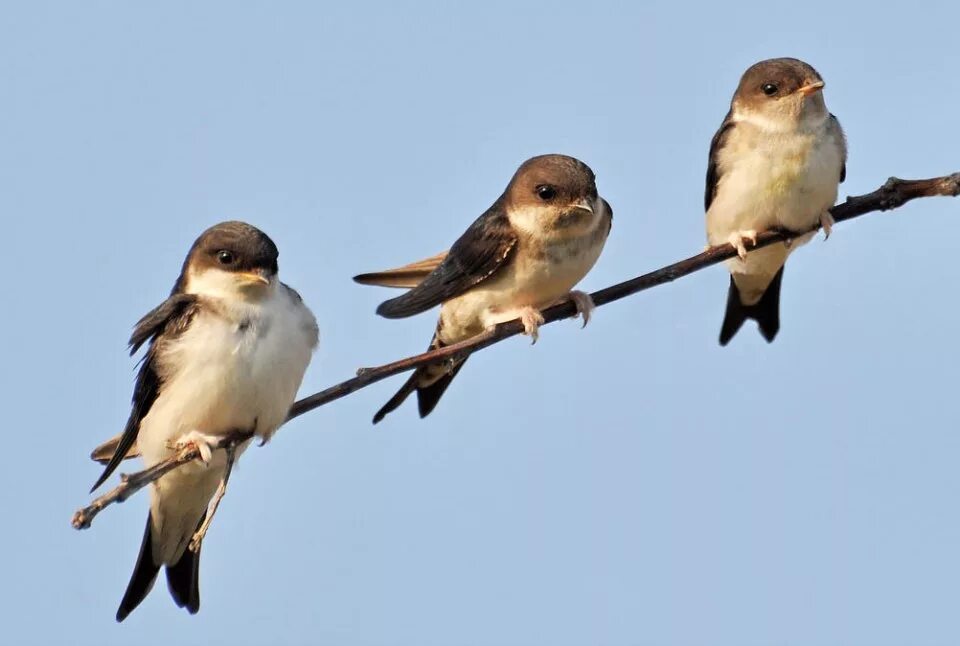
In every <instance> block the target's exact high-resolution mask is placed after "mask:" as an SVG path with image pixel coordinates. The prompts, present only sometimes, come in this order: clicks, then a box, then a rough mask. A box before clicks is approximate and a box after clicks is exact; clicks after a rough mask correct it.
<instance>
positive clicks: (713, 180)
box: [703, 112, 733, 211]
mask: <svg viewBox="0 0 960 646" xmlns="http://www.w3.org/2000/svg"><path fill="white" fill-rule="evenodd" d="M730 115H731V113H730V112H727V116H725V117H724V118H723V123H722V124H720V129H719V130H717V133H716V134H715V135H713V139H712V140H711V141H710V158H709V160H708V161H707V186H706V190H705V191H704V194H703V210H704V211H709V210H710V205H711V204H712V203H713V198H714V197H715V196H716V194H717V184H719V183H720V166H719V160H718V159H717V157H718V156H719V154H720V148H722V147H723V142H724V140H725V139H726V137H727V133H729V132H730V129H731V128H733V121H732V120H731V119H730Z"/></svg>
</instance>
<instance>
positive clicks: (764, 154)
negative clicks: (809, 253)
mask: <svg viewBox="0 0 960 646" xmlns="http://www.w3.org/2000/svg"><path fill="white" fill-rule="evenodd" d="M846 161H847V146H846V141H845V139H844V135H843V130H842V129H841V128H840V123H839V122H838V121H837V118H836V117H834V116H833V115H832V114H830V112H829V111H828V110H827V106H826V104H825V103H824V100H823V79H822V78H820V75H819V74H818V73H817V71H816V70H815V69H813V68H812V67H810V66H809V65H807V64H806V63H804V62H803V61H800V60H797V59H795V58H774V59H770V60H766V61H760V62H759V63H757V64H755V65H753V66H751V67H750V68H749V69H748V70H747V71H746V72H744V74H743V77H742V78H741V79H740V85H739V86H738V87H737V91H736V93H735V94H734V95H733V100H732V101H731V104H730V111H729V112H728V113H727V116H726V117H725V118H724V120H723V124H722V125H721V126H720V129H719V130H717V133H716V134H715V135H714V136H713V141H712V142H711V143H710V160H709V163H708V165H707V187H706V194H705V197H704V203H705V208H706V211H707V216H706V224H707V240H708V242H709V243H710V245H719V244H723V243H726V242H729V243H730V244H731V245H733V246H734V247H736V248H737V252H738V254H739V258H734V259H732V260H729V261H727V266H728V268H729V270H730V289H729V292H728V294H727V311H726V315H725V316H724V319H723V325H722V327H721V330H720V345H726V344H727V343H728V342H729V341H730V339H732V338H733V335H734V334H736V333H737V330H739V329H740V326H741V325H743V322H744V321H745V320H746V319H748V318H750V319H754V320H756V321H757V324H758V325H759V327H760V333H761V334H762V335H763V336H764V338H765V339H766V340H767V341H768V342H769V341H773V339H774V337H775V336H776V335H777V331H778V330H779V329H780V283H781V281H782V279H783V266H784V263H785V262H786V260H787V256H788V255H789V253H790V252H791V251H792V249H793V248H795V247H796V246H797V245H799V244H803V243H805V242H808V241H809V240H810V238H811V237H812V236H813V234H809V235H806V236H801V237H799V238H798V239H797V240H795V241H792V243H790V244H780V243H778V244H773V245H770V246H767V247H764V248H763V249H758V250H756V251H751V252H749V253H747V250H746V246H745V244H744V242H745V241H746V240H749V241H751V243H756V238H757V233H758V232H762V231H765V230H768V229H781V230H786V231H795V232H798V233H800V232H805V231H807V230H808V229H810V228H811V227H813V226H815V225H816V224H817V222H819V223H820V224H821V225H822V226H823V229H824V232H825V233H826V235H827V236H829V235H830V227H831V226H832V224H833V219H832V218H831V217H830V212H829V211H828V209H829V208H830V207H831V206H833V204H834V202H835V201H836V199H837V188H838V184H839V183H840V182H842V181H843V180H844V178H845V176H846Z"/></svg>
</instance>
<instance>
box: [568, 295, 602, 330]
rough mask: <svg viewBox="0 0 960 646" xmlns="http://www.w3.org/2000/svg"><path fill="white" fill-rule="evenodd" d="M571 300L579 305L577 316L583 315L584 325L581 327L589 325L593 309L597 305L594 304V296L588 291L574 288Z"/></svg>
mask: <svg viewBox="0 0 960 646" xmlns="http://www.w3.org/2000/svg"><path fill="white" fill-rule="evenodd" d="M570 300H571V301H573V304H574V305H576V307H577V316H582V317H583V325H581V326H580V327H581V328H585V327H587V323H589V322H590V317H591V316H592V315H593V310H595V309H596V307H597V306H596V305H594V304H593V298H592V297H591V296H590V294H588V293H586V292H581V291H579V290H573V291H572V292H570Z"/></svg>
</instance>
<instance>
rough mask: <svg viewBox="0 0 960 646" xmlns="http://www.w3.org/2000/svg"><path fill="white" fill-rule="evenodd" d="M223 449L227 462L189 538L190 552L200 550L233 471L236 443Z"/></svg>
mask: <svg viewBox="0 0 960 646" xmlns="http://www.w3.org/2000/svg"><path fill="white" fill-rule="evenodd" d="M223 450H224V452H226V454H227V464H226V466H225V467H224V471H223V477H222V478H220V484H219V485H217V491H216V493H214V494H213V500H211V501H210V506H209V507H207V515H206V516H204V518H203V522H202V523H200V527H199V528H198V529H197V531H196V532H195V533H194V534H193V538H191V539H190V551H191V552H199V551H200V545H201V543H203V539H204V537H205V536H206V535H207V531H209V529H210V523H212V522H213V516H214V514H216V513H217V508H218V507H219V506H220V501H221V500H223V496H224V495H225V494H226V493H227V483H228V482H230V473H231V472H232V471H233V462H234V460H235V459H236V457H237V445H236V443H235V442H231V443H229V444H227V445H226V446H225V447H223Z"/></svg>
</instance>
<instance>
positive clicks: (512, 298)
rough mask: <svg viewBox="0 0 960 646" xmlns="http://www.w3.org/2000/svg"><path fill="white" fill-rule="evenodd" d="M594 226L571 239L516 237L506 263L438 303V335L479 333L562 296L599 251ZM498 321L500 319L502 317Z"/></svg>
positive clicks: (448, 338)
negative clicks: (443, 301)
mask: <svg viewBox="0 0 960 646" xmlns="http://www.w3.org/2000/svg"><path fill="white" fill-rule="evenodd" d="M604 240H605V233H604V232H603V231H602V230H600V229H599V227H598V229H597V231H596V232H592V233H590V234H589V235H587V236H582V237H578V238H575V239H571V240H562V241H555V242H547V243H544V242H540V241H531V240H521V241H520V242H519V247H518V249H517V250H516V252H515V253H514V256H513V258H512V259H511V261H510V263H509V264H508V266H506V267H504V268H503V269H502V270H500V271H499V272H497V274H496V275H495V276H492V277H491V278H489V279H487V280H485V281H483V282H481V283H480V284H479V285H477V286H476V287H474V288H473V289H471V290H469V291H468V292H466V293H465V294H463V295H461V296H458V297H457V298H454V299H451V300H449V301H447V302H446V303H444V305H443V308H442V309H441V312H440V316H441V326H440V327H441V330H442V334H441V337H442V338H443V341H444V342H445V343H455V342H457V341H460V340H462V339H465V338H468V337H470V336H473V335H475V334H479V333H480V332H482V331H483V329H484V328H485V327H487V325H489V324H490V323H491V321H494V320H500V319H502V318H503V317H502V316H499V315H502V314H507V317H506V319H509V318H512V317H513V316H512V315H511V313H514V312H516V311H517V310H518V309H520V308H523V307H528V306H529V307H535V308H537V309H542V308H544V307H546V306H548V305H551V304H552V303H554V302H556V301H558V300H560V299H561V298H563V297H564V296H566V295H567V294H568V293H569V292H570V290H571V289H573V287H574V286H575V285H576V284H577V283H578V282H580V280H581V279H582V278H583V277H584V276H585V275H586V274H587V272H588V271H590V268H591V267H593V265H594V263H595V262H596V261H597V258H599V256H600V252H601V250H602V249H603V243H604ZM506 319H504V320H506Z"/></svg>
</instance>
